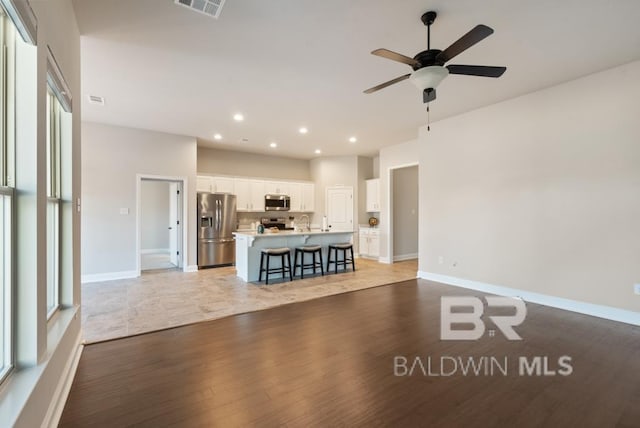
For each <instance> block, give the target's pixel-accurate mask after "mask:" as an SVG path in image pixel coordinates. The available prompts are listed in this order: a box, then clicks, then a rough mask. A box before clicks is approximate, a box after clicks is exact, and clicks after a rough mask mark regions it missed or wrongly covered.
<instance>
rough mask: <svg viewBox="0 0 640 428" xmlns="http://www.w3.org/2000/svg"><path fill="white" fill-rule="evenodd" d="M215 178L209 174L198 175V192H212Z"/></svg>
mask: <svg viewBox="0 0 640 428" xmlns="http://www.w3.org/2000/svg"><path fill="white" fill-rule="evenodd" d="M212 183H213V180H211V177H208V176H198V177H197V179H196V192H211V185H212Z"/></svg>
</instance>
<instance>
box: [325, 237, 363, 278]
mask: <svg viewBox="0 0 640 428" xmlns="http://www.w3.org/2000/svg"><path fill="white" fill-rule="evenodd" d="M332 250H333V258H334V259H333V260H331V251H332ZM347 250H349V252H350V254H351V257H347ZM338 251H342V260H339V259H338ZM331 263H334V271H333V272H334V273H338V266H343V267H344V269H345V270H346V269H347V265H348V264H351V268H352V269H353V271H354V272H355V271H356V264H355V262H354V257H353V244H351V243H350V242H345V243H342V244H331V245H329V254H328V255H327V272H329V271H330V270H331V267H330V266H331Z"/></svg>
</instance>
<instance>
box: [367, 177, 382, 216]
mask: <svg viewBox="0 0 640 428" xmlns="http://www.w3.org/2000/svg"><path fill="white" fill-rule="evenodd" d="M366 206H367V212H368V213H371V212H380V179H379V178H373V179H371V180H367V203H366Z"/></svg>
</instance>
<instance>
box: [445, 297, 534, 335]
mask: <svg viewBox="0 0 640 428" xmlns="http://www.w3.org/2000/svg"><path fill="white" fill-rule="evenodd" d="M484 299H485V300H486V302H487V307H489V308H514V309H515V314H514V315H501V316H498V315H493V316H489V318H490V319H491V321H492V322H493V324H495V326H496V327H498V329H499V330H500V331H501V332H502V334H504V336H505V337H506V338H507V339H509V340H522V338H521V337H520V336H519V335H518V333H516V332H515V330H514V329H513V327H515V326H517V325H520V324H522V322H523V321H524V319H525V317H526V316H527V307H526V306H525V304H524V301H523V300H521V299H517V298H512V297H494V296H489V297H485V298H484ZM453 308H458V310H461V309H462V308H464V309H465V311H464V312H460V311H456V312H453V311H452V309H453ZM469 309H471V312H469ZM483 313H484V304H483V302H482V300H481V299H480V298H478V297H472V296H464V297H454V296H443V297H441V298H440V338H441V339H442V340H477V339H480V338H481V337H482V336H483V335H484V332H485V325H484V322H483V321H482V319H481V317H482V314H483ZM453 324H465V325H472V326H473V328H471V329H468V328H466V329H460V328H458V329H453V328H452V325H453ZM489 333H490V335H493V333H494V330H490V331H489Z"/></svg>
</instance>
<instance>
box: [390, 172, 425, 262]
mask: <svg viewBox="0 0 640 428" xmlns="http://www.w3.org/2000/svg"><path fill="white" fill-rule="evenodd" d="M391 177H392V182H393V183H392V186H393V193H392V195H391V198H392V200H393V203H392V210H393V232H392V233H393V236H392V238H393V239H392V241H393V257H394V260H395V259H396V258H398V259H401V260H402V259H407V258H416V257H417V255H418V219H419V212H418V167H417V166H410V167H406V168H399V169H394V170H393V171H392V176H391Z"/></svg>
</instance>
